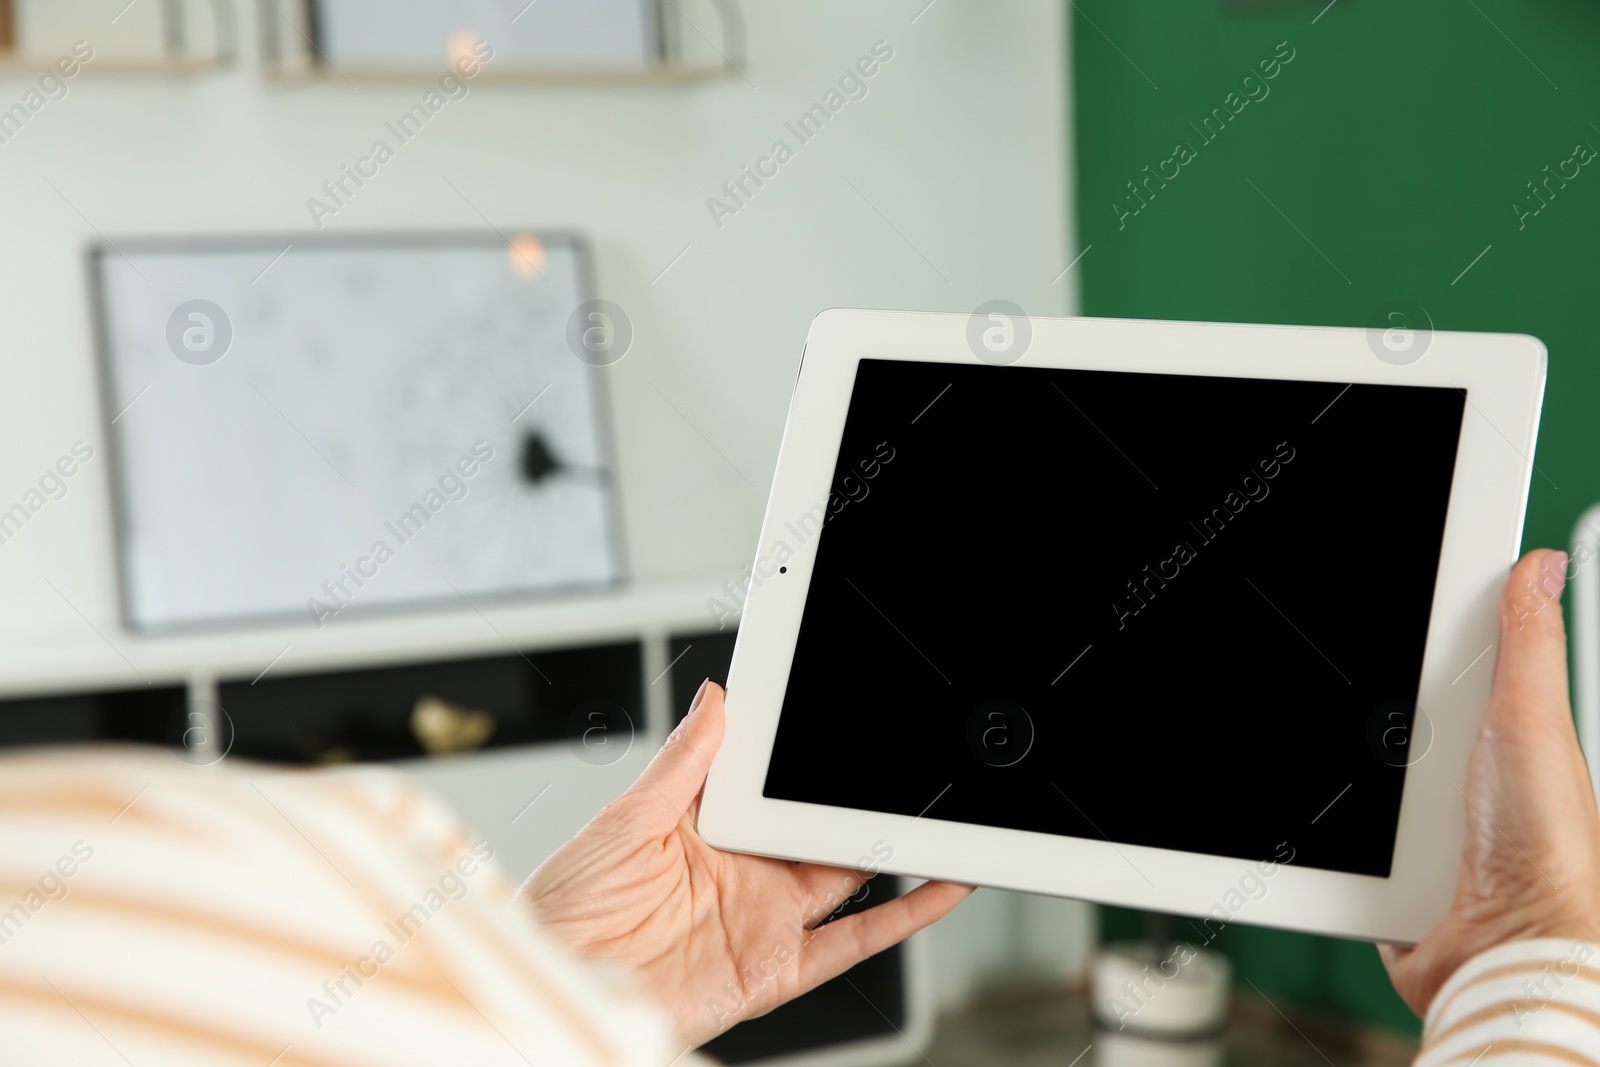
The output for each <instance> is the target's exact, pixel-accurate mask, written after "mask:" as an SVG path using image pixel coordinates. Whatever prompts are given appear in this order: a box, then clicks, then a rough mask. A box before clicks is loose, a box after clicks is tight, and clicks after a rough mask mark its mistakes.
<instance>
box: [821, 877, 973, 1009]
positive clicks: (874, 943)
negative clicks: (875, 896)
mask: <svg viewBox="0 0 1600 1067" xmlns="http://www.w3.org/2000/svg"><path fill="white" fill-rule="evenodd" d="M972 888H973V887H972V886H969V885H956V884H955V883H953V882H924V883H923V884H922V885H919V886H918V887H917V888H915V889H913V890H912V891H911V892H909V893H907V894H906V895H905V896H901V897H896V898H894V899H893V900H890V901H885V902H884V903H882V904H879V905H878V906H877V907H875V908H868V909H867V910H866V911H863V912H857V913H856V914H854V915H846V916H845V917H844V918H842V919H835V920H834V921H833V922H831V923H829V924H828V925H826V926H823V927H821V928H819V929H818V930H816V931H815V932H814V933H813V934H812V935H811V940H810V941H808V942H806V943H805V946H804V950H803V951H802V952H801V954H800V985H801V988H802V989H811V988H813V987H814V986H818V985H821V984H822V983H823V982H826V981H827V980H828V979H830V978H833V977H835V976H836V975H840V974H843V973H844V972H845V971H847V970H849V969H850V968H851V967H854V966H855V965H856V964H858V963H860V962H861V961H862V960H864V959H866V958H867V957H868V956H874V955H876V954H878V953H879V952H882V951H883V950H884V949H886V948H888V947H889V946H890V945H897V944H899V943H900V942H901V941H904V940H905V939H906V938H908V937H910V936H911V935H912V934H914V933H916V932H917V931H918V930H921V929H922V928H923V927H925V926H927V925H928V924H929V923H932V922H934V921H936V920H938V919H942V918H943V917H944V916H945V915H946V914H948V913H949V911H950V909H951V908H953V907H955V906H956V905H957V904H959V903H961V902H962V901H963V900H965V899H967V897H968V896H970V895H971V894H972Z"/></svg>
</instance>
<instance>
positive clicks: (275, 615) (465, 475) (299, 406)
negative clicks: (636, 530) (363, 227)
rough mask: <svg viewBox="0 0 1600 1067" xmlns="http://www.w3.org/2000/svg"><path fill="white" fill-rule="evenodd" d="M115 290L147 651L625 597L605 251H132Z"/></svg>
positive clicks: (556, 241) (389, 243)
mask: <svg viewBox="0 0 1600 1067" xmlns="http://www.w3.org/2000/svg"><path fill="white" fill-rule="evenodd" d="M91 271H92V281H93V289H94V292H95V299H96V303H97V305H98V306H97V312H98V319H99V334H100V337H99V340H100V349H101V354H102V361H103V369H104V392H105V407H106V419H107V420H108V423H109V425H108V431H107V432H108V435H109V442H110V447H111V451H112V454H113V455H112V459H113V468H114V473H113V480H114V486H115V496H116V511H117V520H118V527H119V529H118V538H119V554H120V564H121V579H122V591H123V608H124V616H125V618H126V621H127V623H128V625H129V626H130V627H132V628H134V629H139V630H157V629H166V628H174V627H194V626H200V625H207V624H213V623H242V622H246V621H249V620H273V621H283V620H287V619H293V618H294V617H296V616H298V617H299V618H300V619H302V620H304V621H305V623H306V624H307V625H308V626H314V627H318V628H320V627H322V626H326V625H329V624H333V623H335V621H336V620H339V619H343V618H344V617H345V616H346V615H347V614H360V613H364V612H369V611H375V610H380V609H383V610H390V611H393V610H402V609H415V608H418V607H422V606H425V605H428V604H436V605H437V604H445V605H452V604H453V605H454V606H456V607H462V606H464V605H463V603H462V602H463V600H466V601H468V602H469V603H473V604H476V603H479V602H481V600H487V599H503V598H509V597H526V596H532V595H539V594H549V593H554V592H559V591H570V590H577V589H591V588H596V587H604V586H609V585H612V584H614V583H616V582H617V581H619V580H620V578H621V573H622V569H621V563H620V549H619V531H618V518H617V511H616V505H615V500H614V495H613V487H612V467H611V459H610V455H609V445H608V440H607V437H608V434H607V425H606V417H605V410H606V404H605V396H604V384H605V383H604V380H603V376H604V374H605V370H604V366H603V364H604V363H605V362H606V360H605V359H600V358H596V355H595V353H594V352H592V351H590V350H589V349H588V348H585V347H583V346H584V345H586V344H588V341H589V340H590V339H591V336H599V335H598V334H596V331H601V333H602V334H603V333H605V331H607V330H609V329H611V328H612V326H611V322H610V319H608V318H607V317H606V315H605V314H604V313H601V312H596V311H594V310H593V308H594V307H595V306H597V305H594V304H592V303H586V301H589V296H590V293H589V289H590V286H589V280H588V279H589V271H588V257H587V252H586V249H585V246H584V244H583V243H582V241H581V240H580V239H579V238H577V237H575V236H573V235H570V234H549V233H546V234H535V233H523V234H520V235H517V236H515V237H514V238H513V239H512V240H511V241H510V243H509V244H508V243H507V241H506V240H504V239H502V238H500V237H497V236H494V235H489V236H482V235H477V234H470V235H449V234H444V235H424V236H396V237H381V238H380V237H361V238H336V239H327V238H303V237H295V238H293V239H289V238H284V237H260V238H241V239H230V240H169V241H151V240H140V241H119V242H117V243H116V244H115V245H111V244H109V243H108V245H107V246H105V247H99V248H96V249H94V250H93V251H92V253H91ZM596 315H598V316H599V318H595V316H596ZM610 339H611V336H610V335H609V334H607V335H606V336H603V337H601V341H602V342H609V340H610ZM575 353H577V354H575ZM580 357H581V358H580Z"/></svg>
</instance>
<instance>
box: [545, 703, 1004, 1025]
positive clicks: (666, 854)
mask: <svg viewBox="0 0 1600 1067" xmlns="http://www.w3.org/2000/svg"><path fill="white" fill-rule="evenodd" d="M722 701H723V691H722V687H721V686H718V685H716V684H714V683H712V682H709V681H707V682H706V683H705V684H704V685H702V686H701V687H700V692H699V693H698V694H697V695H696V696H695V702H694V704H693V706H691V708H690V710H689V715H688V717H687V718H685V719H684V720H683V722H682V723H681V724H680V725H679V726H678V728H677V729H676V730H674V731H673V733H672V736H671V737H669V738H668V739H667V743H666V745H665V746H663V747H662V749H661V751H660V752H659V753H658V754H657V755H656V757H655V759H654V760H653V761H652V762H651V763H650V766H649V767H647V768H646V769H645V771H644V773H643V774H642V775H640V776H639V780H638V781H636V782H635V783H634V784H633V785H632V787H630V788H629V789H628V791H627V792H626V793H624V794H623V795H622V796H621V797H620V798H618V799H617V800H616V801H615V802H614V803H612V804H611V805H609V806H608V807H606V808H605V810H603V811H601V812H600V814H599V815H597V816H595V818H594V820H593V821H591V822H590V823H589V825H588V826H586V827H584V828H583V829H582V830H581V831H579V833H578V835H577V836H576V837H574V838H573V839H572V840H571V841H569V842H567V843H566V844H565V845H563V846H562V847H561V849H560V851H558V852H556V853H555V855H553V856H551V857H550V858H549V859H548V860H546V861H545V862H544V863H543V864H542V865H541V866H540V867H539V869H538V870H536V871H534V872H533V875H532V876H531V877H530V878H529V879H528V881H527V882H526V883H524V885H523V886H522V888H521V890H520V891H519V894H518V895H519V897H520V898H521V899H522V900H523V901H525V902H526V903H527V904H528V906H529V907H530V908H531V909H532V911H533V913H534V915H535V917H536V918H537V919H538V920H539V921H540V922H541V923H542V924H543V925H544V927H545V929H547V930H548V931H550V932H551V933H552V934H554V935H555V936H556V937H558V938H560V939H561V940H564V941H565V942H566V943H567V944H568V945H569V946H570V947H571V948H572V949H573V950H574V951H575V952H577V953H578V954H579V955H580V956H583V957H586V958H590V959H595V960H603V961H606V962H609V963H613V964H618V965H621V966H623V967H626V968H627V969H629V970H631V971H633V972H635V973H636V974H638V975H640V976H641V977H642V978H643V979H644V980H645V982H646V984H647V985H648V986H649V988H650V989H651V990H652V991H653V992H654V993H655V995H656V997H657V999H658V1000H660V1002H661V1003H662V1004H663V1005H665V1006H666V1008H667V1009H668V1010H669V1011H670V1012H671V1013H672V1015H673V1017H674V1018H675V1019H676V1020H677V1024H678V1031H679V1033H680V1034H681V1035H682V1036H683V1039H684V1040H685V1041H687V1042H690V1043H692V1044H695V1045H699V1044H701V1043H703V1042H705V1041H707V1040H709V1039H710V1038H712V1037H715V1036H716V1035H717V1034H719V1033H721V1032H722V1031H723V1030H725V1029H727V1028H728V1027H729V1026H731V1025H733V1024H734V1023H736V1022H738V1021H740V1020H742V1019H748V1018H752V1017H753V1016H757V1015H761V1014H764V1013H765V1012H768V1011H771V1010H772V1009H773V1008H775V1007H777V1006H778V1005H779V1004H782V1003H783V1002H784V1001H787V1000H790V999H792V998H794V997H797V996H799V995H800V994H801V993H804V992H806V991H807V990H809V989H812V988H814V987H815V986H818V985H820V984H822V983H823V982H825V981H827V980H828V979H829V978H832V977H834V976H835V975H837V974H840V973H841V972H843V971H845V970H847V969H849V968H850V967H851V966H853V965H854V964H856V963H858V962H860V961H861V960H864V959H866V958H867V957H868V956H871V955H873V954H874V953H877V952H881V951H883V950H884V949H886V948H888V947H889V946H891V945H893V944H896V943H897V942H899V941H901V940H903V939H904V938H905V937H907V936H908V935H910V934H912V933H915V932H916V931H917V930H920V929H922V928H923V927H924V926H927V925H928V924H929V923H931V922H933V921H934V920H936V919H938V918H940V917H941V916H943V915H944V914H945V913H946V912H948V911H949V910H950V909H951V908H953V907H955V906H956V905H957V904H959V903H960V902H961V901H962V900H963V899H964V898H965V897H966V896H967V894H969V893H971V892H972V889H971V887H968V886H960V885H953V884H950V883H947V882H929V883H927V884H925V885H922V886H919V887H917V888H916V889H914V890H912V891H911V892H909V893H907V894H906V895H904V896H902V897H897V898H895V899H892V900H889V901H886V902H884V903H882V904H879V905H877V906H876V907H873V908H869V909H867V910H865V911H862V912H858V913H855V914H852V915H848V916H844V917H841V918H839V919H837V920H835V921H833V922H830V923H827V925H825V926H820V928H819V924H820V923H822V922H823V921H824V920H826V919H827V918H828V917H829V916H830V915H831V914H833V912H834V911H836V910H837V909H838V908H839V907H840V906H841V905H842V904H843V903H844V902H845V901H846V900H847V899H849V898H850V897H851V896H852V895H854V894H855V893H856V892H857V891H858V890H859V889H860V888H861V885H862V883H863V882H865V881H866V879H867V878H868V877H870V875H869V874H868V873H867V872H866V871H858V870H850V869H846V868H840V867H826V866H822V865H820V864H813V863H792V862H789V861H787V860H775V859H765V858H762V857H759V856H746V855H740V854H737V853H732V852H720V851H718V850H717V849H715V848H712V847H711V846H710V845H708V844H706V842H705V841H703V840H702V839H701V837H700V835H699V833H698V832H696V830H695V816H696V815H697V814H698V812H699V810H700V793H701V789H702V788H703V787H704V785H705V780H706V771H707V769H708V768H709V766H710V764H711V757H712V755H713V754H714V753H715V752H716V750H717V746H718V745H719V744H721V742H722V726H723V704H722Z"/></svg>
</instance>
